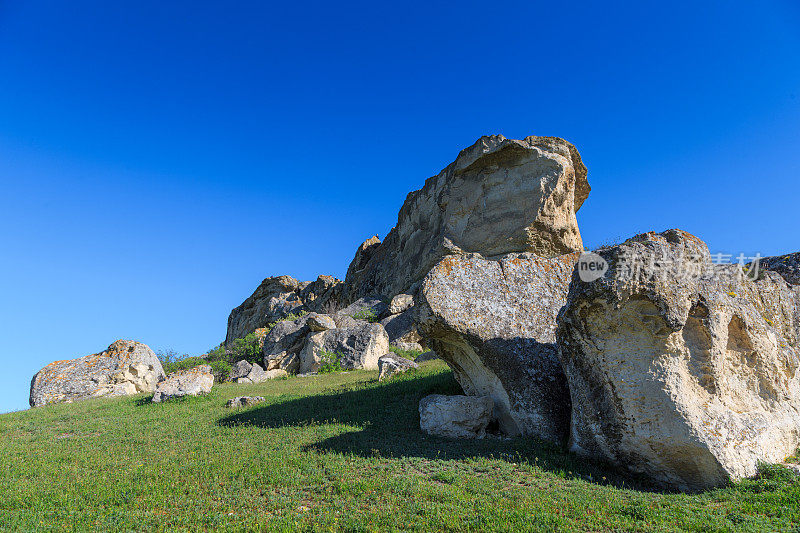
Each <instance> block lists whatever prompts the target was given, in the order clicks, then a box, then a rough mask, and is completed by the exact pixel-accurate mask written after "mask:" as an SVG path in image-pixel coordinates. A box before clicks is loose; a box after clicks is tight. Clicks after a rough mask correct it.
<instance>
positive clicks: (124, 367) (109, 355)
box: [30, 340, 164, 407]
mask: <svg viewBox="0 0 800 533" xmlns="http://www.w3.org/2000/svg"><path fill="white" fill-rule="evenodd" d="M162 377H164V369H163V368H162V367H161V362H160V361H159V360H158V357H156V354H154V353H153V350H151V349H150V348H149V347H148V346H147V345H145V344H142V343H140V342H136V341H127V340H118V341H116V342H114V343H113V344H111V346H109V347H108V348H107V349H106V350H104V351H102V352H100V353H96V354H93V355H87V356H84V357H80V358H78V359H70V360H66V361H55V362H53V363H50V364H49V365H47V366H46V367H44V368H43V369H41V370H40V371H39V372H37V373H36V375H35V376H33V379H32V380H31V392H30V404H31V407H40V406H42V405H47V404H50V403H62V402H74V401H78V400H85V399H87V398H96V397H103V396H122V395H128V394H136V393H139V392H152V391H153V390H154V389H155V387H156V383H158V381H159V380H160V379H161V378H162Z"/></svg>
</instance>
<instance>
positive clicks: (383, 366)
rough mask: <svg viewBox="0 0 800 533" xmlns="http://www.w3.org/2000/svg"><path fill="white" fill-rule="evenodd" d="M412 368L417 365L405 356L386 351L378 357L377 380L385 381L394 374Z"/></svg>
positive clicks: (417, 366)
mask: <svg viewBox="0 0 800 533" xmlns="http://www.w3.org/2000/svg"><path fill="white" fill-rule="evenodd" d="M413 368H419V365H418V364H417V363H415V362H414V361H410V360H408V359H406V358H405V357H400V356H399V355H396V354H393V353H387V354H386V355H384V356H383V357H381V358H380V359H378V381H385V380H387V379H389V378H390V377H392V376H394V375H395V374H402V373H403V372H407V371H409V370H411V369H413Z"/></svg>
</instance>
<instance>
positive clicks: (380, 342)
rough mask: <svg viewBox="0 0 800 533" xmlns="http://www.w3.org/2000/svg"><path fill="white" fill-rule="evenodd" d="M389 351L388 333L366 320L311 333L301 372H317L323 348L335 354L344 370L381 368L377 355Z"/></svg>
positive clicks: (301, 353)
mask: <svg viewBox="0 0 800 533" xmlns="http://www.w3.org/2000/svg"><path fill="white" fill-rule="evenodd" d="M388 351H389V336H388V335H387V334H386V330H385V329H383V326H381V325H380V324H369V323H364V324H361V325H358V326H355V327H352V328H342V329H329V330H327V331H320V332H318V333H312V334H311V335H309V336H308V337H307V339H306V342H305V345H304V346H303V349H302V351H301V352H300V356H299V359H300V368H299V372H300V373H308V372H315V371H317V370H318V369H319V367H320V365H321V362H322V355H323V354H322V352H326V353H329V354H336V355H337V356H339V357H340V360H339V363H340V364H341V366H342V369H344V370H355V369H365V370H373V369H376V368H378V359H379V358H380V357H381V356H383V355H385V354H386V353H387V352H388Z"/></svg>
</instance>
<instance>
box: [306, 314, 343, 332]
mask: <svg viewBox="0 0 800 533" xmlns="http://www.w3.org/2000/svg"><path fill="white" fill-rule="evenodd" d="M306 324H308V329H310V330H311V331H327V330H329V329H336V322H334V320H333V318H331V317H330V316H328V315H321V314H319V313H309V315H308V318H307V319H306Z"/></svg>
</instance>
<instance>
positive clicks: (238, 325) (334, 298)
mask: <svg viewBox="0 0 800 533" xmlns="http://www.w3.org/2000/svg"><path fill="white" fill-rule="evenodd" d="M341 288H342V282H341V281H339V280H338V279H336V278H334V277H331V276H319V277H318V278H317V279H316V281H313V282H309V281H305V282H301V281H297V280H296V279H294V278H293V277H291V276H276V277H271V278H267V279H265V280H264V281H262V282H261V285H259V286H258V288H257V289H256V290H255V292H254V293H253V294H252V295H251V296H250V297H249V298H247V299H246V300H245V301H244V302H243V303H242V304H241V305H240V306H239V307H236V308H235V309H234V310H233V311H231V313H230V316H229V317H228V332H227V335H226V337H225V344H226V345H227V344H229V343H231V342H233V341H234V340H236V339H240V338H242V337H245V336H247V334H249V333H252V332H254V331H256V330H257V329H259V328H264V327H267V326H269V325H270V324H273V323H275V322H277V321H279V320H283V319H284V318H286V317H288V316H289V315H292V314H295V315H296V314H300V313H301V312H303V311H306V312H311V311H314V312H320V313H331V312H333V311H336V310H337V309H338V308H339V299H340V294H341Z"/></svg>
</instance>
